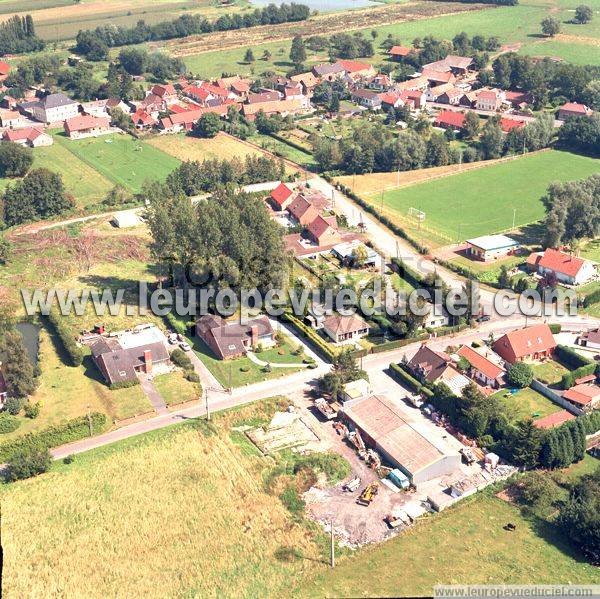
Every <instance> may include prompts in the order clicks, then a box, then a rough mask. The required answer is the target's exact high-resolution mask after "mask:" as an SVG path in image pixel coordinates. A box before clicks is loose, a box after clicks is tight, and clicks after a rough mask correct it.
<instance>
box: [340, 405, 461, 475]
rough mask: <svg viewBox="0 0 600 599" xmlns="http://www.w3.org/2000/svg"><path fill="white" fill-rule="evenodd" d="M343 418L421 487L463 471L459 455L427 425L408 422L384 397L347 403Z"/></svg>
mask: <svg viewBox="0 0 600 599" xmlns="http://www.w3.org/2000/svg"><path fill="white" fill-rule="evenodd" d="M341 414H342V417H343V418H344V419H345V420H346V421H347V422H349V423H350V424H351V425H353V426H355V427H356V428H357V429H358V430H359V431H360V433H361V435H362V437H363V439H364V441H365V443H366V444H367V445H370V446H372V447H374V448H375V449H376V450H377V451H378V452H379V453H380V454H381V455H382V456H383V458H384V459H385V460H386V461H388V462H389V463H390V464H391V465H392V466H394V467H396V468H399V469H400V470H401V471H402V472H403V473H404V474H406V476H407V477H408V478H409V479H410V481H411V483H412V484H413V485H415V486H416V487H418V486H419V485H420V484H423V483H426V482H427V481H430V480H432V479H434V478H438V477H441V476H446V475H448V474H452V473H453V472H456V471H457V470H459V468H460V461H461V460H460V456H459V454H458V453H456V452H454V451H452V450H451V449H450V448H449V447H448V446H447V445H445V444H442V443H441V442H439V441H438V440H437V439H436V438H435V437H434V436H433V435H431V434H429V431H427V430H425V428H424V426H423V425H421V424H419V423H417V422H412V421H411V420H409V417H408V416H407V415H405V413H404V412H403V411H402V409H401V407H400V406H399V405H397V404H396V403H395V402H394V401H393V400H392V399H390V398H389V397H387V396H385V395H371V396H370V397H366V398H363V399H356V400H352V401H349V402H346V403H345V404H344V407H343V408H342V411H341Z"/></svg>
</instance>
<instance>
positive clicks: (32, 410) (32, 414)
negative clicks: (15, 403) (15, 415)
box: [25, 401, 40, 420]
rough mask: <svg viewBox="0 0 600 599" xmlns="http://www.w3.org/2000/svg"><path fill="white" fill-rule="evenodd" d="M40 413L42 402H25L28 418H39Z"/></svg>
mask: <svg viewBox="0 0 600 599" xmlns="http://www.w3.org/2000/svg"><path fill="white" fill-rule="evenodd" d="M39 415H40V402H39V401H36V402H35V403H31V402H30V401H28V402H27V403H26V404H25V416H26V417H27V418H31V419H32V420H33V419H34V418H37V417H38V416H39Z"/></svg>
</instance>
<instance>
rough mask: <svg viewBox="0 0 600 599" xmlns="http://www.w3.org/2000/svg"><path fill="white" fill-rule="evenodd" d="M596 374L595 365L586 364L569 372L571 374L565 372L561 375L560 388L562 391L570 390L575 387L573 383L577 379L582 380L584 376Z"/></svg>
mask: <svg viewBox="0 0 600 599" xmlns="http://www.w3.org/2000/svg"><path fill="white" fill-rule="evenodd" d="M595 372H596V364H594V363H592V364H586V365H585V366H580V367H579V368H576V369H575V370H571V372H567V373H566V374H564V375H563V377H562V379H561V381H560V386H561V388H562V389H570V388H571V387H573V386H574V385H575V381H576V380H577V379H580V378H583V377H585V376H589V375H590V374H594V373H595Z"/></svg>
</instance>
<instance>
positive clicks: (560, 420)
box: [533, 410, 575, 429]
mask: <svg viewBox="0 0 600 599" xmlns="http://www.w3.org/2000/svg"><path fill="white" fill-rule="evenodd" d="M569 420H575V416H574V415H573V414H571V412H567V410H560V411H559V412H554V414H548V416H544V417H543V418H538V419H537V420H534V421H533V424H534V425H535V426H537V427H538V428H544V429H545V428H554V427H555V426H559V425H560V424H564V423H565V422H568V421H569Z"/></svg>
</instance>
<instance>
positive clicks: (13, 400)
mask: <svg viewBox="0 0 600 599" xmlns="http://www.w3.org/2000/svg"><path fill="white" fill-rule="evenodd" d="M24 404H25V400H24V399H23V398H22V397H9V398H8V399H7V400H6V403H5V404H4V409H5V410H6V411H7V412H8V413H9V414H11V415H12V416H16V415H17V414H18V413H19V412H20V411H21V410H22V409H23V405H24Z"/></svg>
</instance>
